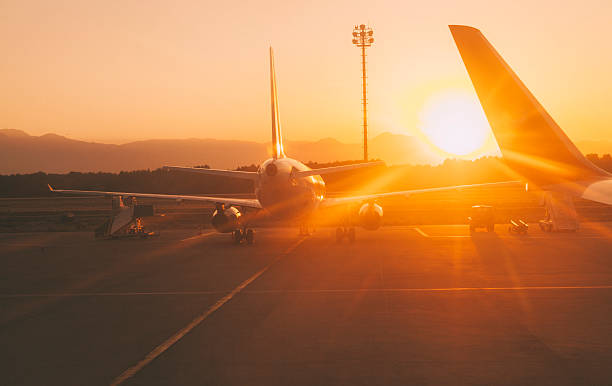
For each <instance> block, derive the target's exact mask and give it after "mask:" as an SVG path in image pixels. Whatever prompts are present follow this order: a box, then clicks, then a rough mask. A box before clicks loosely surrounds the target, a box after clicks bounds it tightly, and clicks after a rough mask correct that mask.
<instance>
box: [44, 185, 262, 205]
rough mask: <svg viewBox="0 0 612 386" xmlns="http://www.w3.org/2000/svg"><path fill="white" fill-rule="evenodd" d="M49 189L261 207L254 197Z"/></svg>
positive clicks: (62, 191) (87, 193)
mask: <svg viewBox="0 0 612 386" xmlns="http://www.w3.org/2000/svg"><path fill="white" fill-rule="evenodd" d="M47 186H48V187H49V190H50V191H52V192H54V193H69V194H81V195H88V196H125V197H142V198H159V199H168V200H177V201H183V200H188V201H205V202H211V203H218V204H227V205H236V206H244V207H247V208H254V209H261V204H260V203H259V201H258V200H256V199H254V198H231V197H211V196H189V195H178V194H155V193H127V192H102V191H99V190H71V189H54V188H53V187H52V186H51V185H47Z"/></svg>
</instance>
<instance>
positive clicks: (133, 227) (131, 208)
mask: <svg viewBox="0 0 612 386" xmlns="http://www.w3.org/2000/svg"><path fill="white" fill-rule="evenodd" d="M153 212H154V209H153V206H152V205H137V204H136V199H135V198H132V197H125V198H124V197H121V196H114V197H112V210H111V215H110V217H109V218H108V220H106V222H104V224H102V225H101V226H99V227H98V228H97V229H96V231H95V236H96V237H97V238H114V237H121V236H136V235H141V236H142V235H144V234H145V233H146V234H148V233H147V232H144V230H143V228H142V221H141V220H142V217H146V216H153Z"/></svg>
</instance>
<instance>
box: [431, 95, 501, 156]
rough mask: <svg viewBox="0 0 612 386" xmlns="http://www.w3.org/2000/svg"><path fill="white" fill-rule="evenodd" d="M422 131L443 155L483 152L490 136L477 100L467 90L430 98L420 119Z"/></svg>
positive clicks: (464, 154) (489, 130)
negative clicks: (444, 153) (445, 153)
mask: <svg viewBox="0 0 612 386" xmlns="http://www.w3.org/2000/svg"><path fill="white" fill-rule="evenodd" d="M419 122H420V125H419V126H420V127H419V129H420V130H421V131H422V132H423V134H425V135H426V136H427V138H428V139H429V140H430V141H431V142H432V143H433V144H434V145H435V146H437V147H439V148H440V149H442V150H443V151H445V152H447V153H450V154H453V155H457V156H467V155H470V154H472V153H476V152H478V151H479V150H482V149H483V148H484V147H485V145H486V144H487V140H488V139H489V138H490V136H491V129H490V128H489V123H488V122H487V119H486V117H485V115H484V112H483V111H482V108H481V107H480V103H479V102H478V99H477V97H476V96H475V95H474V94H473V93H469V92H467V91H464V90H453V91H445V92H442V93H438V94H435V95H433V96H431V97H430V98H429V99H428V100H427V101H426V102H425V104H424V106H423V110H422V112H421V114H420V116H419Z"/></svg>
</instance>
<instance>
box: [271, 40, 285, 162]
mask: <svg viewBox="0 0 612 386" xmlns="http://www.w3.org/2000/svg"><path fill="white" fill-rule="evenodd" d="M270 97H271V104H272V158H274V159H277V158H285V150H284V149H283V136H282V133H281V124H280V117H279V112H278V96H277V94H276V73H275V70H274V50H273V49H272V46H270Z"/></svg>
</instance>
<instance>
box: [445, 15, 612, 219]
mask: <svg viewBox="0 0 612 386" xmlns="http://www.w3.org/2000/svg"><path fill="white" fill-rule="evenodd" d="M449 27H450V30H451V33H452V35H453V38H454V39H455V43H456V45H457V48H458V49H459V53H460V55H461V58H462V59H463V63H464V64H465V67H466V69H467V71H468V74H469V76H470V78H471V80H472V84H473V85H474V88H475V89H476V93H477V94H478V98H479V100H480V104H481V105H482V108H483V110H484V112H485V115H486V117H487V119H488V121H489V124H490V125H491V129H492V130H493V133H494V135H495V138H496V139H497V143H498V144H499V148H500V149H501V152H502V154H503V157H504V160H505V162H506V164H508V166H509V167H511V168H512V169H514V170H515V171H516V172H517V173H519V174H520V175H522V176H523V177H524V179H525V180H526V181H528V182H529V183H532V184H533V185H536V186H538V187H540V188H541V189H543V190H544V191H545V192H547V194H548V196H545V197H547V199H548V203H547V205H549V206H550V207H549V208H548V207H547V209H549V210H550V211H552V212H555V211H557V210H558V209H561V210H563V209H565V210H566V212H567V213H569V214H572V213H573V214H574V217H575V211H574V209H573V198H574V197H581V198H585V199H588V200H592V201H597V202H601V203H605V204H612V174H610V173H608V172H606V171H604V170H602V169H600V168H599V167H597V166H595V165H594V164H593V163H591V162H590V161H589V160H588V159H586V158H585V157H584V155H582V153H580V151H579V150H578V149H577V148H576V146H575V145H574V144H573V143H572V141H571V140H570V139H569V138H568V137H567V135H565V133H564V132H563V130H561V128H560V127H559V126H558V125H557V123H555V121H554V120H553V119H552V117H551V116H550V115H549V114H548V113H547V112H546V110H545V109H544V108H543V107H542V105H540V103H539V102H538V101H537V99H536V98H535V97H534V96H533V95H532V94H531V92H529V90H528V89H527V87H525V85H524V84H523V82H521V80H520V79H519V77H518V76H517V75H516V74H515V73H514V71H512V69H511V68H510V66H509V65H508V64H507V63H506V62H505V61H504V59H503V58H502V57H501V56H500V55H499V54H498V53H497V51H496V50H495V48H494V47H493V46H492V45H491V43H489V41H488V40H487V39H486V38H485V37H484V35H483V34H482V33H481V32H480V31H479V30H478V29H476V28H472V27H468V26H462V25H451V26H449ZM553 196H555V197H553ZM555 206H557V207H562V208H555ZM568 207H569V210H567V209H568ZM576 225H577V220H576Z"/></svg>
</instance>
